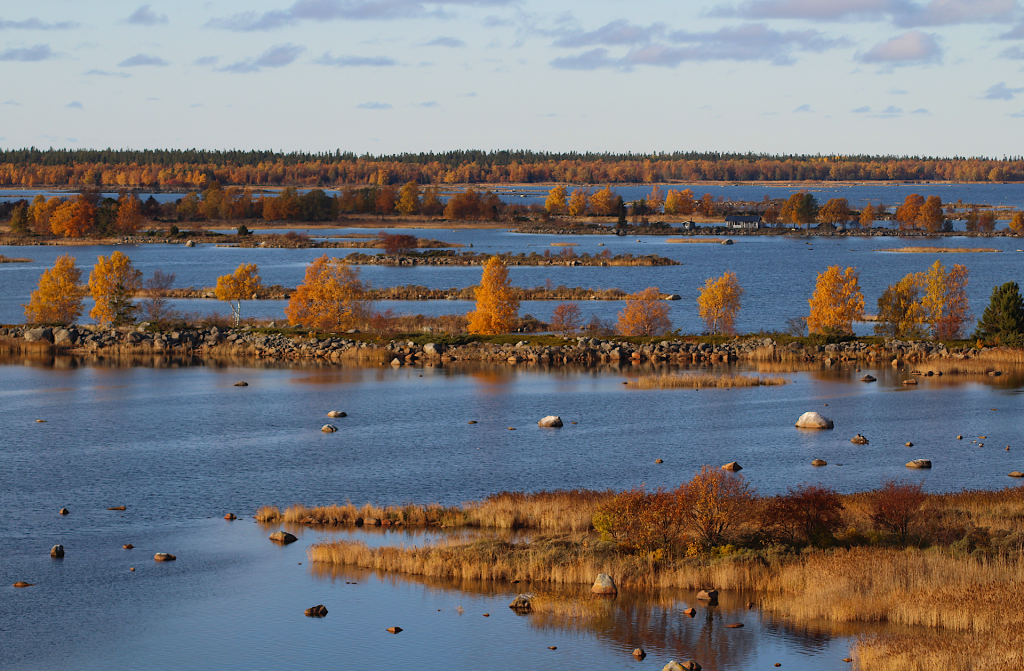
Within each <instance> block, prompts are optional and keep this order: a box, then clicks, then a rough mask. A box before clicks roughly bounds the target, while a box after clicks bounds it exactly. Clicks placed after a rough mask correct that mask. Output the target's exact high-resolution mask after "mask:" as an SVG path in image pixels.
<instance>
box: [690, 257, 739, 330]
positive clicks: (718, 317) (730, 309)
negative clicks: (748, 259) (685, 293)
mask: <svg viewBox="0 0 1024 671" xmlns="http://www.w3.org/2000/svg"><path fill="white" fill-rule="evenodd" d="M742 296H743V287H741V286H740V283H739V281H738V280H737V279H736V273H734V272H727V273H725V274H724V275H722V276H721V277H719V278H718V279H717V280H716V279H712V278H710V277H709V278H708V279H707V281H705V282H704V286H703V287H702V288H701V290H700V293H699V294H698V295H697V307H698V312H699V314H700V318H701V320H702V321H703V322H704V326H705V328H706V329H707V332H708V333H710V334H711V335H715V334H716V333H729V334H734V333H736V315H737V314H738V313H739V311H740V298H741V297H742Z"/></svg>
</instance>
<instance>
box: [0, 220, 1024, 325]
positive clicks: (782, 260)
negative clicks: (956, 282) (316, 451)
mask: <svg viewBox="0 0 1024 671" xmlns="http://www.w3.org/2000/svg"><path fill="white" fill-rule="evenodd" d="M344 232H352V231H350V230H348V229H338V230H337V231H335V233H344ZM360 232H365V230H360ZM419 235H422V236H425V237H432V238H437V239H441V240H445V241H448V242H456V243H461V244H465V245H467V246H468V245H470V244H472V245H473V249H474V251H487V252H495V253H497V252H515V253H519V252H525V253H530V252H537V253H543V252H544V250H547V249H550V250H552V253H553V254H554V253H556V252H557V251H558V250H559V249H561V248H552V247H551V246H550V244H551V242H555V241H563V240H567V239H569V240H570V241H571V242H575V243H577V244H578V246H577V247H575V250H576V252H577V253H580V254H582V253H584V252H586V253H590V254H598V253H600V252H602V251H604V250H609V251H610V252H611V253H612V254H627V253H628V254H634V255H641V254H659V255H661V256H666V257H669V258H672V259H676V260H678V261H679V262H680V263H681V264H682V265H680V266H667V267H656V268H645V267H512V268H510V270H509V276H510V278H511V281H512V282H513V283H514V284H516V285H518V286H523V287H537V286H544V285H545V283H546V282H547V281H549V280H550V282H551V283H552V285H553V286H558V285H566V286H570V287H575V286H582V287H590V288H595V289H605V288H620V289H623V290H625V291H629V292H632V291H637V290H640V289H643V288H645V287H648V286H657V287H659V288H660V289H661V290H662V291H664V292H666V293H675V294H679V295H680V296H681V297H682V300H681V301H678V302H673V303H671V309H672V310H671V315H670V316H671V319H672V322H673V325H674V327H675V328H679V329H681V330H682V331H683V332H684V333H699V332H700V331H701V330H702V328H703V326H702V324H701V322H700V321H699V319H698V316H697V309H696V303H695V299H696V296H697V293H698V291H699V289H700V287H701V286H703V284H704V280H705V279H706V278H708V277H712V276H714V277H717V276H720V275H721V274H722V273H723V272H725V271H727V270H731V271H733V272H735V273H736V274H737V276H738V278H739V281H740V284H741V285H742V286H743V287H744V290H745V291H746V294H745V295H744V297H743V309H742V310H741V312H740V315H739V318H738V320H737V328H738V329H739V330H740V331H741V332H755V331H761V330H765V331H774V330H784V328H785V325H786V320H787V319H789V318H791V317H797V316H803V315H806V314H807V311H808V307H807V299H808V298H810V296H811V294H812V293H813V291H814V283H815V280H816V278H817V273H818V272H821V271H823V270H824V269H825V268H826V267H827V266H829V265H833V264H839V265H841V266H844V267H845V266H855V267H857V268H858V270H859V271H860V278H861V280H860V281H861V287H862V290H863V292H864V297H865V300H866V303H867V311H868V312H874V311H875V304H876V301H877V300H878V297H879V296H880V295H881V294H882V292H883V291H884V290H885V288H886V287H887V286H888V285H889V284H892V283H894V282H896V281H898V280H899V279H900V278H902V277H903V276H904V275H906V274H907V273H911V272H919V271H923V270H926V269H927V268H928V266H929V265H931V264H932V263H934V262H935V260H936V258H939V260H941V261H942V263H943V264H944V265H945V266H946V267H947V268H949V267H951V266H952V265H953V264H954V263H962V264H964V265H966V266H967V267H968V268H969V269H970V272H971V276H970V285H969V287H968V294H969V296H970V300H971V304H972V307H973V310H974V312H975V314H976V315H980V314H981V312H982V311H983V310H984V307H985V305H987V304H988V297H989V295H990V293H991V291H992V287H993V286H995V285H997V284H1002V283H1003V282H1007V281H1011V280H1012V281H1016V282H1018V283H1021V282H1022V281H1024V277H1022V276H1024V272H1022V269H1024V256H1021V252H1019V251H1018V250H1020V249H1024V241H1022V240H1020V239H1018V238H936V239H928V238H904V239H900V238H871V239H867V238H827V237H826V238H817V237H814V238H808V237H804V236H798V235H794V236H772V237H744V238H737V239H736V243H735V244H733V245H728V246H726V245H716V244H673V243H667V242H665V239H664V238H652V237H644V238H640V239H637V238H635V237H634V238H619V237H616V236H571V237H560V236H548V235H521V234H517V233H511V232H508V231H505V230H464V229H457V230H451V229H440V230H429V231H421V232H419ZM602 243H603V244H604V246H599V245H600V244H602ZM916 245H929V246H940V247H985V248H994V249H999V250H1002V251H1000V252H998V253H949V254H942V255H935V254H896V253H891V252H882V251H876V250H879V249H890V248H898V247H903V246H916ZM114 249H115V248H112V247H106V246H83V247H6V246H0V254H3V255H6V256H17V257H27V258H30V259H32V263H8V264H0V288H2V289H3V291H2V294H0V296H2V298H0V323H20V322H23V321H24V310H23V308H22V307H21V306H22V305H23V304H25V303H28V301H29V295H30V294H31V292H32V291H33V289H35V287H36V285H37V283H38V281H39V276H40V275H41V274H42V272H43V271H44V270H45V269H47V268H49V267H52V265H53V260H54V259H55V258H56V257H57V256H59V255H61V254H64V253H70V254H72V255H73V256H75V257H76V258H77V259H78V262H79V266H80V267H81V268H82V269H83V275H84V276H85V277H87V276H88V272H89V270H90V269H91V267H92V264H93V263H94V262H95V258H96V257H97V256H98V255H101V254H102V255H109V254H111V253H112V252H113V251H114ZM116 249H120V250H121V251H122V252H124V253H125V254H128V255H129V256H130V257H131V259H132V261H133V263H134V264H135V266H136V267H137V268H139V269H140V270H142V271H143V272H144V273H146V275H149V274H151V273H152V272H153V271H154V270H156V269H161V270H163V271H164V272H172V273H175V274H176V275H177V280H176V285H175V286H178V287H188V286H194V287H210V286H213V285H214V284H216V281H217V277H218V276H219V275H223V274H227V273H229V272H231V271H232V270H234V269H235V268H236V267H237V266H238V264H240V263H243V262H244V263H256V264H258V265H259V268H260V274H261V276H262V279H263V282H264V283H265V284H280V285H282V286H288V287H294V286H296V285H298V284H299V283H301V282H302V279H303V277H304V274H305V267H306V264H308V263H309V262H310V261H311V260H312V259H314V258H316V257H318V256H321V255H323V253H324V251H322V250H315V249H238V248H226V247H217V246H215V245H200V246H198V247H195V248H191V249H190V248H186V247H184V246H182V245H137V246H135V245H122V246H119V247H117V248H116ZM327 251H328V253H329V255H331V256H344V255H346V254H347V253H348V250H327ZM364 251H365V250H364ZM480 272H481V270H480V268H479V267H461V266H460V267H445V266H416V267H399V268H395V267H380V266H367V267H364V268H362V276H363V278H364V279H366V280H368V281H369V282H370V283H371V284H372V285H373V286H378V287H386V286H395V285H404V284H418V285H423V286H426V287H430V288H444V289H447V288H452V287H458V288H463V287H467V286H471V285H473V284H477V283H479V281H480ZM556 304H557V302H553V301H541V302H537V303H534V304H529V305H524V306H523V309H522V311H521V313H527V312H528V313H530V314H533V315H534V316H535V317H537V318H539V319H542V320H546V319H547V318H549V317H550V316H551V311H552V310H553V309H554V307H555V305H556ZM284 305H285V304H284V302H283V301H253V302H246V303H245V304H244V305H243V314H244V315H250V316H260V317H264V316H265V317H271V318H275V319H278V318H282V317H283V316H284ZM177 307H178V308H179V309H183V310H187V311H196V312H201V313H209V312H220V313H222V314H229V313H230V310H229V309H228V307H227V305H225V304H223V303H220V302H218V301H214V300H193V301H186V302H182V303H179V304H177ZM378 307H379V308H380V309H384V308H388V307H390V308H392V309H394V310H395V311H396V312H398V313H411V314H428V315H437V314H446V313H453V312H466V311H468V309H470V306H469V305H468V304H459V303H456V302H452V301H434V302H429V301H417V302H397V303H393V304H392V303H389V304H386V305H380V306H378ZM581 307H582V309H583V312H584V315H585V316H586V317H587V318H589V317H590V315H591V313H594V314H597V315H598V316H599V317H601V318H603V319H609V318H610V319H614V317H615V315H616V313H617V311H618V310H620V309H621V303H618V302H611V303H601V302H594V303H590V302H584V303H583V305H582V306H581ZM87 312H88V307H87ZM83 321H85V322H88V318H87V317H84V318H83ZM858 330H859V331H860V332H862V333H870V331H871V326H870V325H861V326H860V327H858Z"/></svg>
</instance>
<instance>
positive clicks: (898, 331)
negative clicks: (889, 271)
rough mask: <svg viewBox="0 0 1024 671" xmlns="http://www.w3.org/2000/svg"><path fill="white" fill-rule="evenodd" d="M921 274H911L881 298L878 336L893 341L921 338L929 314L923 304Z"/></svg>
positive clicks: (892, 286)
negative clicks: (921, 298) (887, 337)
mask: <svg viewBox="0 0 1024 671" xmlns="http://www.w3.org/2000/svg"><path fill="white" fill-rule="evenodd" d="M921 284H922V274H921V273H912V274H910V275H907V276H906V277H904V278H903V279H902V280H900V281H899V282H897V283H896V284H890V285H889V287H888V288H887V289H886V290H885V291H883V292H882V295H881V296H880V297H879V299H878V324H876V325H875V335H880V336H889V337H893V338H921V337H923V336H924V335H925V333H924V325H925V322H926V320H927V311H926V310H925V308H924V306H922V305H921V301H920V295H921Z"/></svg>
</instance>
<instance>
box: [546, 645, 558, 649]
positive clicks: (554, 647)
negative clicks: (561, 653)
mask: <svg viewBox="0 0 1024 671" xmlns="http://www.w3.org/2000/svg"><path fill="white" fill-rule="evenodd" d="M548 650H558V646H557V645H549V646H548Z"/></svg>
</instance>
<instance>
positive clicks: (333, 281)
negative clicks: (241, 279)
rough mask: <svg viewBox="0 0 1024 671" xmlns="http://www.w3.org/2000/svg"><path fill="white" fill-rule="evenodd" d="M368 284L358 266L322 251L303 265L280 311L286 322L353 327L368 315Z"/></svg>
mask: <svg viewBox="0 0 1024 671" xmlns="http://www.w3.org/2000/svg"><path fill="white" fill-rule="evenodd" d="M367 289H368V287H367V286H366V285H365V284H363V282H362V281H361V280H360V279H359V269H358V268H352V267H350V266H346V265H342V264H340V263H337V262H336V261H333V260H332V259H328V258H327V255H326V254H324V255H323V256H321V257H320V258H318V259H314V260H313V262H312V263H310V264H309V265H308V266H306V277H305V280H304V281H303V283H302V284H300V285H299V286H298V287H297V288H296V289H295V292H294V293H293V294H292V296H291V299H289V301H288V306H287V307H285V309H284V313H285V316H286V317H288V322H289V323H290V324H302V325H303V326H308V327H312V328H316V329H320V330H324V331H341V330H347V329H350V328H355V327H356V326H357V325H359V324H361V323H363V322H364V321H365V320H366V319H368V318H369V316H370V300H369V298H368V297H367Z"/></svg>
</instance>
